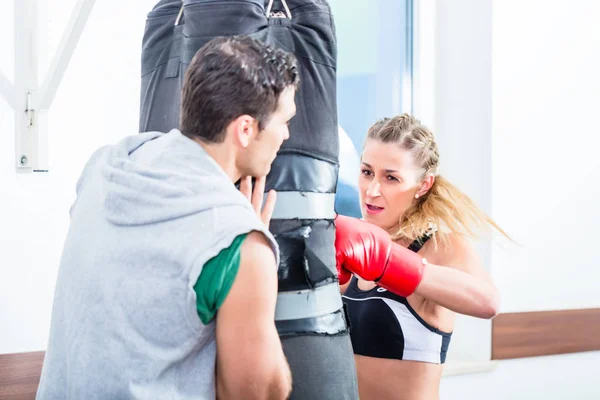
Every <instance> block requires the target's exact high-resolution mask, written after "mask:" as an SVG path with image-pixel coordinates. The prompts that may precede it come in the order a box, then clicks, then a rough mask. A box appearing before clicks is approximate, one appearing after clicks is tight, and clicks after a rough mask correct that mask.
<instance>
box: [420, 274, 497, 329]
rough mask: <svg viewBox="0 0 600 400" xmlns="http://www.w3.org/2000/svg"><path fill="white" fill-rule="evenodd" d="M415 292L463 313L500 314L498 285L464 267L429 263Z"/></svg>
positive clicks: (491, 315) (489, 316)
mask: <svg viewBox="0 0 600 400" xmlns="http://www.w3.org/2000/svg"><path fill="white" fill-rule="evenodd" d="M415 293H418V294H419V295H421V296H423V297H425V298H426V299H428V300H431V301H433V302H434V303H436V304H439V305H440V306H442V307H445V308H447V309H449V310H452V311H454V312H457V313H459V314H464V315H470V316H473V317H477V318H484V319H491V318H494V317H495V316H496V315H497V314H498V309H499V307H500V304H499V303H500V299H499V295H498V290H497V289H496V287H495V286H494V285H493V284H491V283H490V282H488V281H487V280H485V279H482V278H479V277H476V276H473V275H470V274H467V273H466V272H462V271H460V270H457V269H454V268H448V267H442V266H439V265H435V264H429V265H427V267H426V268H425V269H424V271H423V277H422V279H421V282H420V283H419V286H417V289H416V290H415Z"/></svg>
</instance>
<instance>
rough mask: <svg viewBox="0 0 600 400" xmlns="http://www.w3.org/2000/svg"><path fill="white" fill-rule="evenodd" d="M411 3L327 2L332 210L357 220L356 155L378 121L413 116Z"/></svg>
mask: <svg viewBox="0 0 600 400" xmlns="http://www.w3.org/2000/svg"><path fill="white" fill-rule="evenodd" d="M412 3H413V1H412V0H379V1H376V2H375V1H363V0H329V4H330V5H331V9H332V12H333V17H334V20H335V25H336V31H337V42H338V64H337V65H338V70H337V102H338V120H339V125H340V130H339V131H340V175H339V179H338V187H337V195H336V211H337V212H338V213H340V214H344V215H350V216H354V217H359V216H360V206H359V202H358V191H357V181H358V175H359V173H360V171H359V166H360V161H359V157H360V151H361V148H362V145H363V141H364V138H365V136H366V133H367V130H368V129H369V127H370V126H371V125H372V124H373V123H374V122H375V121H376V120H378V119H380V118H383V117H390V116H393V115H397V114H401V113H403V112H411V111H412V81H413V79H412V75H413V71H412V69H413V68H412V64H413V63H412V31H413V28H412V20H413V18H412V7H413V4H412Z"/></svg>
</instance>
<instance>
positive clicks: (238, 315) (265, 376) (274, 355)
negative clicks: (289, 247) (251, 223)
mask: <svg viewBox="0 0 600 400" xmlns="http://www.w3.org/2000/svg"><path fill="white" fill-rule="evenodd" d="M276 300H277V266H276V265H275V256H274V255H273V251H272V250H271V248H270V246H269V244H268V242H267V239H266V238H265V237H264V235H263V234H262V233H259V232H251V233H250V234H249V235H248V236H247V237H246V239H245V240H244V243H243V244H242V247H241V257H240V266H239V270H238V273H237V276H236V278H235V281H234V282H233V286H232V287H231V290H230V291H229V294H228V295H227V298H226V299H225V301H224V302H223V304H222V305H221V307H220V308H219V311H218V312H217V320H216V335H217V397H218V398H219V399H240V398H244V399H261V400H262V399H277V400H279V399H286V398H287V397H288V396H289V394H290V391H291V373H290V369H289V366H288V364H287V361H286V359H285V356H284V354H283V349H282V347H281V341H280V339H279V336H278V334H277V330H276V329H275V302H276Z"/></svg>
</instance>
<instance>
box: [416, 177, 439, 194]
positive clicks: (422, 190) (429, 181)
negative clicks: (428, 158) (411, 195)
mask: <svg viewBox="0 0 600 400" xmlns="http://www.w3.org/2000/svg"><path fill="white" fill-rule="evenodd" d="M433 182H435V176H434V175H433V174H431V173H430V174H427V175H426V176H425V178H423V180H422V181H421V185H420V186H419V189H417V193H416V195H415V197H417V198H419V197H423V196H425V194H426V193H427V192H429V190H430V189H431V187H432V186H433Z"/></svg>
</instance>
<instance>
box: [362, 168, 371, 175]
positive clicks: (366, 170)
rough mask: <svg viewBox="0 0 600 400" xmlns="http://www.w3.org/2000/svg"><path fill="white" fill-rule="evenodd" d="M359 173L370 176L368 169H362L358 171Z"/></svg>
mask: <svg viewBox="0 0 600 400" xmlns="http://www.w3.org/2000/svg"><path fill="white" fill-rule="evenodd" d="M360 172H361V174H363V175H364V176H371V171H369V170H368V169H363V170H361V171H360Z"/></svg>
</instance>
